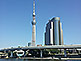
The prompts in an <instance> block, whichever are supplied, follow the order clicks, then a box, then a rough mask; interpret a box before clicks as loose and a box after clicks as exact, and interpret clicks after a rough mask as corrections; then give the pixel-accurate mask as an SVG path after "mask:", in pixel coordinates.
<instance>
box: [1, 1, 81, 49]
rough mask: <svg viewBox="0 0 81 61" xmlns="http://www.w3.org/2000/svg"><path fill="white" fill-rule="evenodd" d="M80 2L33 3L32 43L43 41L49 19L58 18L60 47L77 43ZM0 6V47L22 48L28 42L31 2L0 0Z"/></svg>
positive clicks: (79, 24)
mask: <svg viewBox="0 0 81 61" xmlns="http://www.w3.org/2000/svg"><path fill="white" fill-rule="evenodd" d="M54 2H56V3H54ZM80 2H81V1H80V0H78V1H76V0H71V1H70V0H67V1H64V0H62V1H54V0H51V1H47V0H41V1H40V0H37V1H36V14H37V16H36V20H37V25H36V26H37V28H36V32H37V36H36V37H37V39H36V44H42V43H43V42H44V32H45V25H46V23H47V22H48V20H49V19H50V18H51V17H53V16H59V17H60V18H61V22H62V23H63V26H62V27H63V38H64V44H67V45H68V44H81V42H80V41H81V38H80V34H81V12H80V11H81V7H80V6H81V4H80ZM0 4H1V6H0V8H1V10H0V13H1V14H0V29H1V30H0V48H6V47H13V46H18V45H20V46H26V45H27V43H28V42H31V40H32V37H31V36H32V25H31V21H32V6H33V0H30V1H27V0H24V1H22V0H18V1H16V0H12V1H10V0H7V1H6V0H4V1H3V0H0ZM48 4H49V5H48ZM68 4H69V5H68Z"/></svg>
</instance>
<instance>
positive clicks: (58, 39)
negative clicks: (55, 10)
mask: <svg viewBox="0 0 81 61" xmlns="http://www.w3.org/2000/svg"><path fill="white" fill-rule="evenodd" d="M62 44H63V30H62V24H61V23H60V18H59V17H54V18H52V19H51V20H49V22H48V23H47V24H46V32H45V45H62Z"/></svg>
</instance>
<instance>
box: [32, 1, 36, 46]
mask: <svg viewBox="0 0 81 61" xmlns="http://www.w3.org/2000/svg"><path fill="white" fill-rule="evenodd" d="M35 41H36V21H35V0H33V21H32V46H35Z"/></svg>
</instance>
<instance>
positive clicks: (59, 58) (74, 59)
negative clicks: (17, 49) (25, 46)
mask: <svg viewBox="0 0 81 61" xmlns="http://www.w3.org/2000/svg"><path fill="white" fill-rule="evenodd" d="M20 59H38V60H39V59H54V60H81V58H55V57H54V58H52V57H46V58H33V57H23V58H20Z"/></svg>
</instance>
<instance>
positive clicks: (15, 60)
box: [0, 59, 81, 61]
mask: <svg viewBox="0 0 81 61" xmlns="http://www.w3.org/2000/svg"><path fill="white" fill-rule="evenodd" d="M0 61H81V60H52V59H51V60H46V59H45V60H44V59H43V60H23V59H0Z"/></svg>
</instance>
